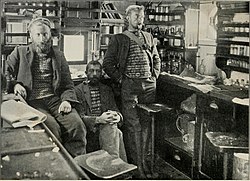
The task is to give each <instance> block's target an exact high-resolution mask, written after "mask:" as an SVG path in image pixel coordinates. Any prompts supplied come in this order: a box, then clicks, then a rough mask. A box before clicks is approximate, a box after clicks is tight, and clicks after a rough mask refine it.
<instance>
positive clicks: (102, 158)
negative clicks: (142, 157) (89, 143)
mask: <svg viewBox="0 0 250 181" xmlns="http://www.w3.org/2000/svg"><path fill="white" fill-rule="evenodd" d="M74 160H75V161H76V163H77V164H78V165H79V166H80V167H82V168H83V169H85V170H86V171H88V172H89V173H91V175H92V177H93V179H95V180H96V179H98V180H99V179H112V180H113V179H123V180H124V179H130V178H132V175H133V171H134V170H135V169H137V166H135V165H133V164H128V163H126V162H124V161H123V160H122V159H120V158H116V157H114V156H112V155H110V154H109V153H108V152H106V151H105V150H98V151H95V152H91V153H88V154H85V155H80V156H77V157H75V158H74ZM89 175H90V174H89ZM90 177H91V176H90Z"/></svg>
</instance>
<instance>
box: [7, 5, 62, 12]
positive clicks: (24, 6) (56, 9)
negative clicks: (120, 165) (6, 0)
mask: <svg viewBox="0 0 250 181" xmlns="http://www.w3.org/2000/svg"><path fill="white" fill-rule="evenodd" d="M4 9H11V10H12V11H13V9H15V10H18V9H42V10H54V11H58V10H59V9H60V8H59V7H58V6H31V5H8V4H5V5H4Z"/></svg>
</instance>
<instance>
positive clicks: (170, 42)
mask: <svg viewBox="0 0 250 181" xmlns="http://www.w3.org/2000/svg"><path fill="white" fill-rule="evenodd" d="M146 31H147V32H149V33H151V34H152V35H153V37H154V39H155V41H156V44H157V45H158V46H170V47H183V46H184V39H183V27H182V26H166V27H158V26H157V27H155V28H154V29H153V28H151V27H150V28H147V29H146Z"/></svg>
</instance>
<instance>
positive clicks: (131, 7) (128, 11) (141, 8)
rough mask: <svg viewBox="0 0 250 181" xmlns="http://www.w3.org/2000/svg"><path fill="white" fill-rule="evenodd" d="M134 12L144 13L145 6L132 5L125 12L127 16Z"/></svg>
mask: <svg viewBox="0 0 250 181" xmlns="http://www.w3.org/2000/svg"><path fill="white" fill-rule="evenodd" d="M132 10H142V11H144V6H139V5H130V6H128V7H127V9H126V10H125V14H126V15H128V14H129V13H130V12H131V11H132Z"/></svg>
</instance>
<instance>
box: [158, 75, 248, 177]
mask: <svg viewBox="0 0 250 181" xmlns="http://www.w3.org/2000/svg"><path fill="white" fill-rule="evenodd" d="M190 83H191V82H189V81H187V80H183V79H180V78H177V77H174V76H170V75H160V77H159V79H158V80H157V102H158V103H162V104H167V105H168V106H170V107H172V108H174V109H175V110H180V105H181V102H182V101H184V100H186V99H187V98H188V97H189V96H191V95H192V94H196V97H197V98H196V113H195V115H194V116H195V133H194V149H193V150H191V151H190V150H188V149H187V147H186V145H185V144H183V142H182V139H181V134H180V133H179V132H178V131H177V132H175V130H176V125H175V120H176V116H175V115H167V114H166V115H161V116H158V120H157V121H156V122H157V125H156V134H157V133H158V135H156V137H157V138H158V141H156V144H158V146H157V149H158V151H157V152H160V155H163V157H165V158H164V159H165V160H167V162H168V163H169V162H170V163H171V164H173V165H174V166H175V167H176V168H178V169H179V170H180V171H182V172H183V173H185V174H187V175H188V176H189V177H190V178H192V179H223V178H228V179H230V178H231V177H232V175H231V174H232V170H231V169H229V170H227V172H226V173H223V171H224V170H226V169H227V168H221V167H225V166H221V165H219V164H218V165H216V166H213V165H212V164H210V163H209V162H208V161H207V160H206V159H208V157H207V155H208V152H209V149H208V147H206V148H205V146H207V145H204V142H205V138H206V136H205V133H206V132H208V131H212V132H225V133H231V132H232V133H237V134H242V135H244V136H246V137H247V138H248V128H249V125H248V106H245V105H239V104H235V103H234V102H233V101H232V100H233V98H235V97H238V98H248V92H247V91H246V90H242V89H240V88H235V87H232V86H225V85H215V86H216V89H214V90H212V91H210V92H208V93H203V92H201V91H200V90H198V89H197V88H195V87H192V86H189V85H188V84H190ZM171 117H173V118H171ZM178 134H179V137H176V135H178ZM166 135H167V136H166ZM247 141H248V140H247ZM244 150H245V151H246V150H248V147H244V149H241V151H244ZM211 159H212V158H211V157H210V160H211ZM229 159H230V160H232V158H229ZM219 162H220V160H219ZM222 162H223V161H222ZM230 163H231V162H230ZM231 166H232V165H231ZM231 166H230V167H231Z"/></svg>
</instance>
